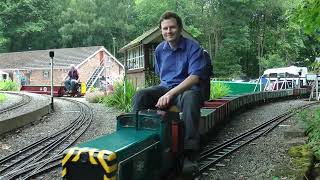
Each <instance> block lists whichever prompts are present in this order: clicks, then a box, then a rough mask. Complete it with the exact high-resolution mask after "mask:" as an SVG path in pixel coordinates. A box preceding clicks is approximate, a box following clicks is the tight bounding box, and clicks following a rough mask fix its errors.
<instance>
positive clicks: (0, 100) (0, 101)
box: [0, 93, 7, 103]
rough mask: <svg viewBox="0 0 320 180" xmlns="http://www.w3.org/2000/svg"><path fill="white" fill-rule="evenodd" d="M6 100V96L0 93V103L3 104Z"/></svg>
mask: <svg viewBox="0 0 320 180" xmlns="http://www.w3.org/2000/svg"><path fill="white" fill-rule="evenodd" d="M6 99H7V96H6V95H5V94H3V93H0V103H2V102H4V101H5V100H6Z"/></svg>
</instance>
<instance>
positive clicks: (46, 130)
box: [0, 98, 307, 180]
mask: <svg viewBox="0 0 320 180" xmlns="http://www.w3.org/2000/svg"><path fill="white" fill-rule="evenodd" d="M77 99H78V100H80V101H83V102H85V101H84V99H82V98H77ZM306 103H307V102H306V101H302V100H291V101H283V102H276V103H273V104H267V105H263V106H258V107H256V108H252V109H250V110H248V111H247V112H244V113H242V114H239V115H237V116H234V117H233V118H232V120H231V122H230V123H229V124H228V125H226V126H225V127H223V128H222V129H221V130H220V131H219V132H218V133H217V140H216V141H217V142H221V141H223V140H224V139H227V138H228V137H229V138H230V137H233V136H235V135H237V134H239V133H241V132H243V131H245V130H247V129H250V128H251V127H253V126H255V125H258V124H260V123H261V122H262V121H266V120H269V119H271V118H272V117H274V116H276V115H279V114H281V113H283V112H284V111H286V110H288V109H290V108H293V107H297V106H300V105H303V104H306ZM90 106H91V107H92V108H93V110H94V120H93V122H92V125H91V126H90V127H89V129H88V130H87V132H86V133H85V134H84V135H83V136H82V137H81V138H80V139H79V141H78V142H77V143H81V142H84V141H87V140H89V139H92V138H94V137H98V136H101V135H104V134H109V133H111V132H113V131H114V130H115V127H116V121H115V117H116V116H117V115H119V114H120V113H121V112H119V111H117V110H115V109H113V108H107V107H104V106H103V105H101V104H92V103H90ZM75 113H77V110H76V109H75V108H73V107H72V106H71V104H70V102H67V101H65V100H62V99H56V100H55V112H54V113H52V114H50V115H48V116H46V117H44V118H43V119H42V120H41V121H40V122H38V123H36V124H32V125H28V126H25V127H23V128H20V129H18V130H15V131H13V132H9V133H6V134H4V135H1V136H0V158H1V157H3V156H5V155H8V154H10V153H12V152H13V151H15V150H17V149H20V148H22V147H24V146H25V145H27V144H30V143H32V142H34V141H36V140H37V139H39V138H41V137H43V136H46V135H49V134H51V133H53V132H55V131H58V130H59V129H60V128H61V127H64V126H66V125H67V124H69V123H70V122H71V121H72V120H73V117H74V116H75ZM283 124H285V125H292V124H294V121H293V120H292V119H290V120H288V121H285V122H284V123H283ZM290 127H291V126H282V127H278V128H276V129H275V130H273V131H272V132H271V133H270V134H269V135H267V136H266V137H262V138H260V139H258V140H255V141H254V142H253V143H251V144H250V145H248V146H246V147H243V148H242V149H240V150H239V151H236V152H235V153H233V154H232V155H231V156H230V157H227V159H225V160H224V162H223V164H225V167H216V170H215V171H212V173H211V174H210V175H209V176H208V178H207V179H223V180H224V179H225V180H231V179H272V175H273V173H274V170H275V169H276V168H277V167H279V166H281V165H282V164H289V163H288V161H289V158H288V157H287V156H286V151H287V149H288V147H287V145H286V144H285V143H284V142H286V140H285V139H284V138H283V134H282V132H283V130H285V129H286V128H290ZM60 174H61V169H60V168H58V169H55V170H52V171H51V172H49V173H46V174H44V175H42V176H41V177H38V178H36V179H61V176H60Z"/></svg>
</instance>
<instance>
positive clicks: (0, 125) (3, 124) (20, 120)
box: [0, 104, 51, 134]
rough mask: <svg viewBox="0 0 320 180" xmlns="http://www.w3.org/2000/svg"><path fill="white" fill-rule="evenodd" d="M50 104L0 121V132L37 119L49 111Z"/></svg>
mask: <svg viewBox="0 0 320 180" xmlns="http://www.w3.org/2000/svg"><path fill="white" fill-rule="evenodd" d="M50 108H51V106H50V104H47V105H45V106H43V107H41V108H39V109H36V110H34V111H32V112H28V113H26V114H22V115H19V116H16V117H13V118H9V119H5V120H1V121H0V134H3V133H6V132H9V131H12V130H14V129H17V128H19V127H22V126H24V125H27V124H30V123H31V122H34V121H39V120H40V119H41V118H42V117H43V116H44V115H46V114H48V113H50Z"/></svg>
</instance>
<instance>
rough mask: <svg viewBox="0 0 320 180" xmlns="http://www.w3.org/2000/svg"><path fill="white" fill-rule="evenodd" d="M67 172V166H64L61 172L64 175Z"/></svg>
mask: <svg viewBox="0 0 320 180" xmlns="http://www.w3.org/2000/svg"><path fill="white" fill-rule="evenodd" d="M66 174H67V168H63V170H62V173H61V175H62V177H64V176H65V175H66Z"/></svg>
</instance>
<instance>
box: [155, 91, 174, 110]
mask: <svg viewBox="0 0 320 180" xmlns="http://www.w3.org/2000/svg"><path fill="white" fill-rule="evenodd" d="M172 97H173V96H172V95H171V94H170V93H166V94H165V95H163V96H161V97H160V98H159V100H158V102H157V104H156V107H157V108H159V109H163V108H166V107H168V106H169V103H170V100H171V99H172Z"/></svg>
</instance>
